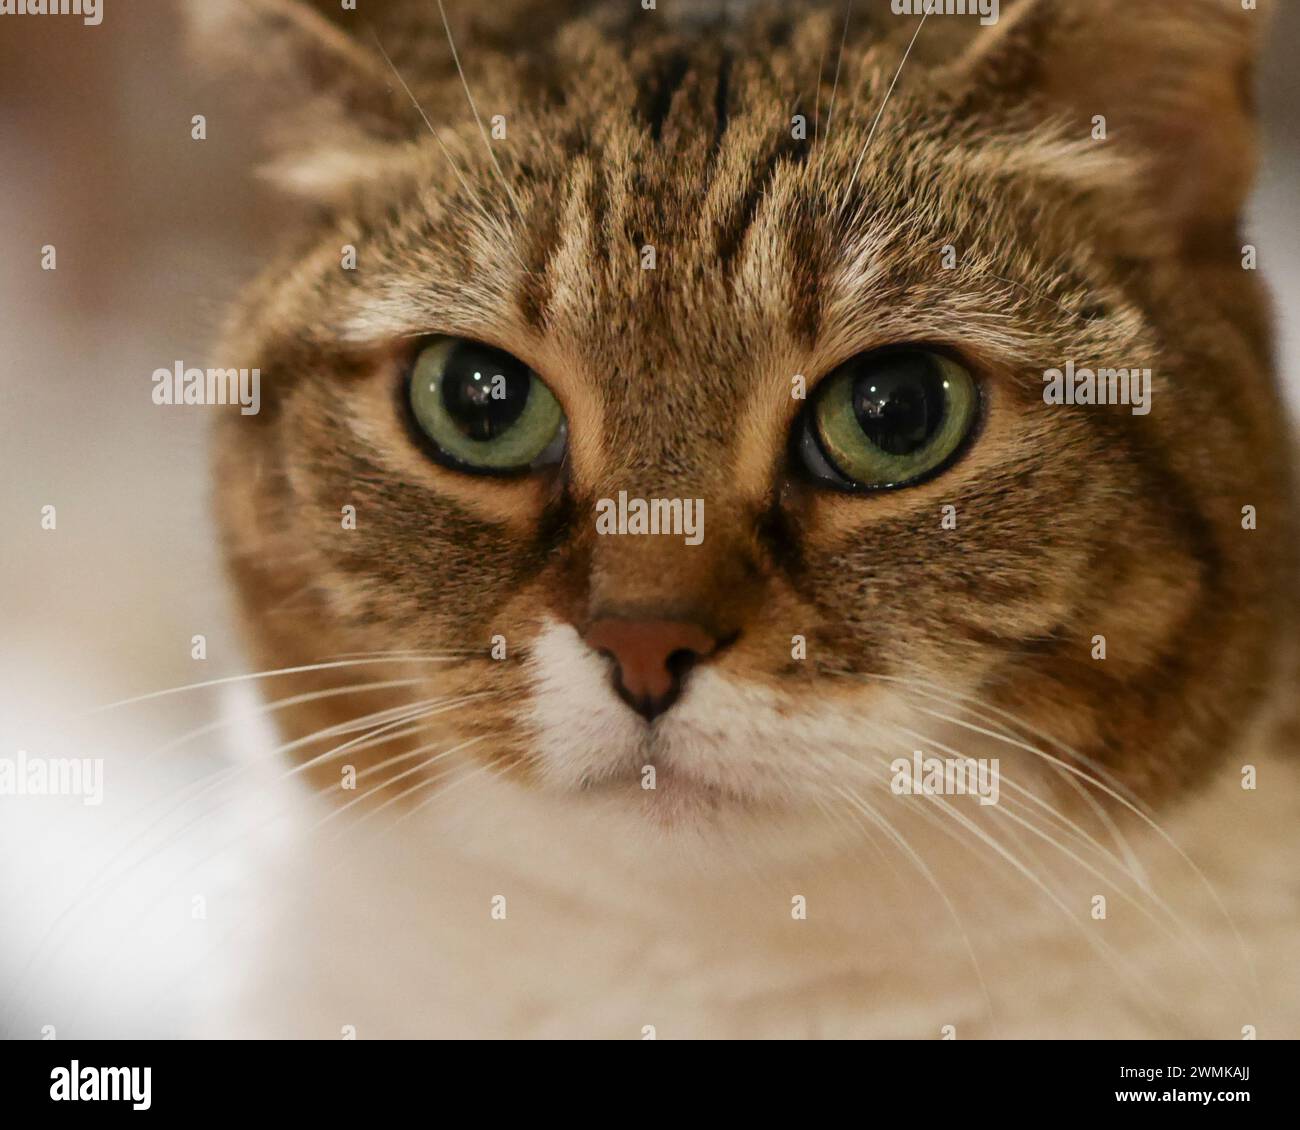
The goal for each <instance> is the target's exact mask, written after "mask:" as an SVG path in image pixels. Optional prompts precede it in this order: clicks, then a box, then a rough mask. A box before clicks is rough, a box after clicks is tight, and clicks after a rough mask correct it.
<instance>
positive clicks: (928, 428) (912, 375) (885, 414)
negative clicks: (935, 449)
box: [853, 353, 948, 455]
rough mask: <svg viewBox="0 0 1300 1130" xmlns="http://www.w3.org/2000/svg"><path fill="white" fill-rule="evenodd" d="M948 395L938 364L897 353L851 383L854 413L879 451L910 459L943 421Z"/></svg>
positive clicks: (877, 362) (880, 361)
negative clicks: (909, 456) (908, 456)
mask: <svg viewBox="0 0 1300 1130" xmlns="http://www.w3.org/2000/svg"><path fill="white" fill-rule="evenodd" d="M947 402H948V396H947V393H946V391H945V390H944V377H943V372H942V370H941V369H940V368H939V364H938V362H937V361H935V360H933V359H932V358H930V357H928V356H926V355H925V354H919V353H900V354H898V355H897V356H894V357H888V358H884V359H877V360H875V361H873V362H871V364H870V367H869V369H868V371H867V372H866V373H864V374H863V375H862V376H860V377H858V378H857V379H856V380H855V381H854V383H853V411H854V414H855V415H856V416H857V418H858V423H859V424H860V425H861V427H862V430H863V431H864V432H865V433H866V435H867V438H868V439H870V440H871V442H872V443H874V444H875V445H876V446H877V447H878V448H880V450H881V451H884V452H885V453H886V454H889V455H911V454H912V453H913V452H914V451H919V450H920V449H921V448H923V447H924V446H925V445H926V444H927V443H929V442H930V440H931V439H933V438H934V434H935V432H937V431H938V430H939V426H940V424H942V423H943V416H944V411H945V409H946V407H947Z"/></svg>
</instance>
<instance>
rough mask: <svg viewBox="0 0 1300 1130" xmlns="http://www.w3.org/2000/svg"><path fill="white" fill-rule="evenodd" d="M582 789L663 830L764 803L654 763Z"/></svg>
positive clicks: (701, 777) (678, 768)
mask: <svg viewBox="0 0 1300 1130" xmlns="http://www.w3.org/2000/svg"><path fill="white" fill-rule="evenodd" d="M580 788H581V792H582V793H583V794H585V795H588V796H590V797H592V798H593V799H597V800H605V799H608V800H612V801H615V802H617V803H621V804H632V805H635V806H636V807H637V808H638V809H639V810H640V811H641V812H642V813H643V814H644V816H645V817H646V819H648V820H649V821H650V822H651V823H653V824H657V825H659V826H661V827H664V828H677V827H680V826H682V825H684V824H691V823H696V824H698V823H703V822H707V821H709V820H710V819H712V818H714V817H717V816H719V815H721V814H722V813H724V812H737V811H750V810H753V809H754V808H757V807H761V806H763V803H764V802H763V801H761V800H760V799H759V797H758V796H757V795H755V794H752V793H748V792H745V791H742V790H738V789H736V788H734V787H728V786H724V785H723V784H721V783H719V782H718V781H715V780H712V779H710V778H709V777H707V776H705V775H703V774H701V773H699V772H697V771H694V770H691V769H688V768H683V767H682V766H680V765H674V764H672V763H668V762H662V761H661V762H655V761H654V760H647V761H646V762H645V764H643V765H642V766H641V767H640V768H639V769H637V770H636V771H629V772H623V773H617V774H614V775H611V776H607V777H603V778H601V779H600V780H593V779H587V780H584V781H583V782H582V783H581V786H580ZM769 803H770V802H769Z"/></svg>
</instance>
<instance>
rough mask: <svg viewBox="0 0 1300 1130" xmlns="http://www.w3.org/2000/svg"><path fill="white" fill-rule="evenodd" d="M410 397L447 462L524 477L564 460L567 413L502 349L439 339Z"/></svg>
mask: <svg viewBox="0 0 1300 1130" xmlns="http://www.w3.org/2000/svg"><path fill="white" fill-rule="evenodd" d="M407 396H408V400H409V403H410V406H411V413H412V416H413V417H414V419H415V423H416V425H417V426H418V427H419V428H420V430H421V431H422V432H424V434H425V435H426V436H427V437H428V439H429V441H430V442H431V443H432V445H433V448H434V454H435V456H436V457H437V458H438V459H439V461H440V462H442V463H445V464H447V465H448V466H451V467H454V468H456V469H457V470H461V471H468V472H471V473H476V474H483V475H505V474H517V473H520V472H524V471H531V470H536V469H539V468H542V467H548V466H552V465H554V464H556V463H558V462H560V460H561V459H563V458H564V448H565V442H566V439H567V434H568V428H567V425H566V422H565V418H564V410H563V409H562V408H561V407H560V404H559V401H557V400H556V399H555V395H554V394H553V393H552V392H551V390H550V389H549V388H547V387H546V384H545V382H544V381H543V380H542V379H541V377H539V376H538V375H537V374H536V373H534V372H533V371H532V370H531V369H530V368H529V367H528V366H527V365H525V364H524V363H523V362H522V361H520V360H519V359H518V358H516V357H512V356H511V355H510V354H509V353H506V352H504V351H503V350H500V349H494V348H492V347H491V346H488V345H484V344H482V343H481V342H477V341H469V340H467V339H465V338H456V337H442V338H435V339H433V340H432V341H430V342H429V343H428V344H427V345H425V346H424V347H423V348H422V349H421V350H420V353H419V355H418V356H417V357H416V359H415V364H414V366H413V367H412V369H411V375H410V379H409V389H408V393H407Z"/></svg>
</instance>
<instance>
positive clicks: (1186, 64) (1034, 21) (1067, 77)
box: [949, 0, 1272, 250]
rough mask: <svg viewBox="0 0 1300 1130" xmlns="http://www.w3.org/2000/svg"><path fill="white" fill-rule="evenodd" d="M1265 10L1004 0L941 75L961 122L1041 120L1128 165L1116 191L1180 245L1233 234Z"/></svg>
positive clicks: (1252, 141)
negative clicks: (960, 90)
mask: <svg viewBox="0 0 1300 1130" xmlns="http://www.w3.org/2000/svg"><path fill="white" fill-rule="evenodd" d="M1271 3H1272V0H1258V4H1256V3H1255V2H1254V0H1250V2H1249V3H1243V0H1140V2H1135V0H1017V2H1016V3H1015V4H1014V6H1012V4H1011V3H1010V2H1008V3H1006V4H1004V14H1003V16H1002V19H1001V20H1000V21H999V23H998V24H996V25H994V26H993V27H990V28H987V29H985V30H984V32H982V33H981V34H980V35H979V36H977V37H976V39H975V42H974V43H973V44H972V45H971V46H970V48H969V50H968V51H967V52H966V54H965V56H964V57H963V58H962V59H961V60H960V62H959V63H958V64H956V66H954V67H953V68H952V69H951V70H950V71H949V76H950V77H951V78H952V80H953V81H955V82H957V83H959V84H962V86H963V87H964V90H965V99H964V103H965V105H964V110H965V112H966V113H968V114H969V115H970V116H972V117H975V118H978V117H979V115H980V114H981V113H982V112H986V113H987V115H988V117H989V120H990V122H993V121H996V120H1005V118H1006V116H1007V114H1008V112H1009V111H1011V112H1014V113H1016V114H1018V115H1019V114H1027V115H1030V116H1031V117H1032V116H1039V117H1041V118H1042V119H1043V121H1044V122H1047V121H1049V120H1051V121H1056V122H1059V123H1060V124H1061V125H1062V126H1063V128H1064V130H1065V132H1066V134H1067V135H1068V136H1070V137H1073V138H1078V139H1080V140H1083V141H1085V142H1088V143H1090V144H1092V145H1095V146H1098V147H1110V150H1109V151H1110V152H1111V153H1113V154H1115V155H1117V156H1120V157H1121V158H1127V159H1128V160H1129V161H1133V160H1136V161H1137V162H1138V165H1137V168H1138V169H1139V170H1140V171H1139V173H1138V174H1137V176H1129V177H1126V178H1121V177H1120V176H1118V175H1117V176H1116V178H1115V179H1116V181H1119V180H1121V179H1123V180H1126V181H1127V182H1129V183H1127V184H1117V185H1116V186H1115V187H1116V190H1117V191H1132V192H1134V193H1135V194H1136V195H1137V196H1140V197H1142V198H1143V199H1142V200H1141V201H1140V203H1141V204H1142V205H1143V206H1145V207H1149V208H1150V209H1151V210H1152V211H1153V213H1155V214H1158V215H1159V216H1160V217H1161V218H1162V220H1163V221H1165V222H1167V224H1168V225H1169V235H1170V236H1171V237H1172V238H1173V240H1174V241H1175V243H1176V244H1178V245H1180V246H1182V247H1183V248H1184V249H1187V250H1191V249H1193V248H1194V247H1195V246H1196V245H1197V244H1198V243H1199V242H1200V241H1202V240H1206V239H1208V240H1218V239H1219V238H1221V237H1223V238H1226V237H1228V236H1230V235H1233V234H1235V231H1236V228H1237V225H1238V223H1239V220H1240V214H1241V210H1242V206H1243V204H1244V202H1245V199H1246V196H1247V194H1248V192H1249V190H1250V186H1251V182H1252V180H1253V178H1254V172H1255V161H1256V128H1255V110H1254V91H1253V72H1254V63H1255V56H1256V52H1257V47H1258V44H1259V42H1260V39H1261V36H1262V34H1263V29H1264V27H1265V24H1266V20H1267V14H1268V9H1269V7H1270V5H1271ZM1105 152H1106V150H1104V149H1098V150H1096V153H1097V155H1103V154H1104V153H1105ZM1133 182H1139V183H1133Z"/></svg>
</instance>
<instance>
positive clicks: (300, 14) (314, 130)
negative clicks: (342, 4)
mask: <svg viewBox="0 0 1300 1130" xmlns="http://www.w3.org/2000/svg"><path fill="white" fill-rule="evenodd" d="M188 12H189V15H188V19H189V25H190V26H189V38H190V50H191V53H192V54H193V55H194V56H196V57H197V58H198V60H199V62H200V63H201V65H202V66H204V68H205V69H207V70H208V71H210V72H211V73H213V74H215V75H219V76H220V77H221V78H223V79H225V80H227V81H231V82H232V84H234V85H236V86H237V87H238V88H239V89H240V90H242V91H243V92H245V93H246V94H247V95H248V97H249V100H250V101H251V102H252V104H253V105H255V106H256V107H257V108H258V110H259V111H261V112H262V113H263V114H264V115H265V121H266V133H267V140H268V142H269V144H270V146H271V149H272V151H273V157H272V161H271V163H270V165H269V166H268V167H267V169H266V172H267V173H268V175H270V176H271V178H272V179H273V180H275V181H277V182H278V183H280V184H281V185H283V186H284V187H286V188H288V189H290V190H291V191H295V192H298V193H301V194H304V195H309V196H312V197H313V198H318V199H328V198H330V197H332V196H336V195H339V194H342V193H345V192H346V191H348V190H349V189H350V188H351V187H352V186H354V185H355V184H356V182H357V181H360V180H365V179H367V178H368V177H371V176H374V175H376V173H377V171H378V169H379V168H381V167H382V164H383V160H384V158H385V157H386V156H391V155H392V154H393V152H394V151H395V148H396V146H398V145H399V144H400V143H402V142H405V141H408V140H410V139H411V138H412V137H413V136H415V133H416V130H417V129H418V128H419V127H420V121H419V116H418V114H416V112H415V110H414V108H413V107H412V106H411V102H410V98H409V96H408V95H407V94H406V93H405V91H403V90H402V87H401V83H400V81H399V80H398V78H397V76H396V75H395V73H394V71H393V69H392V67H391V66H390V65H389V63H388V62H387V61H386V60H385V58H384V56H383V54H382V53H381V49H380V48H379V47H377V46H376V47H375V48H373V49H372V48H371V47H370V46H368V45H367V44H366V43H365V42H363V41H361V40H360V39H354V38H352V37H351V36H349V35H348V34H347V32H345V31H343V30H342V29H341V28H339V27H336V26H335V25H334V24H332V23H330V22H329V21H328V20H326V19H325V18H324V17H322V16H320V15H319V14H317V13H316V12H314V11H313V10H311V9H310V8H309V7H307V6H305V5H304V4H302V3H300V2H299V0H202V2H201V3H194V4H191V5H189V6H188Z"/></svg>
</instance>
